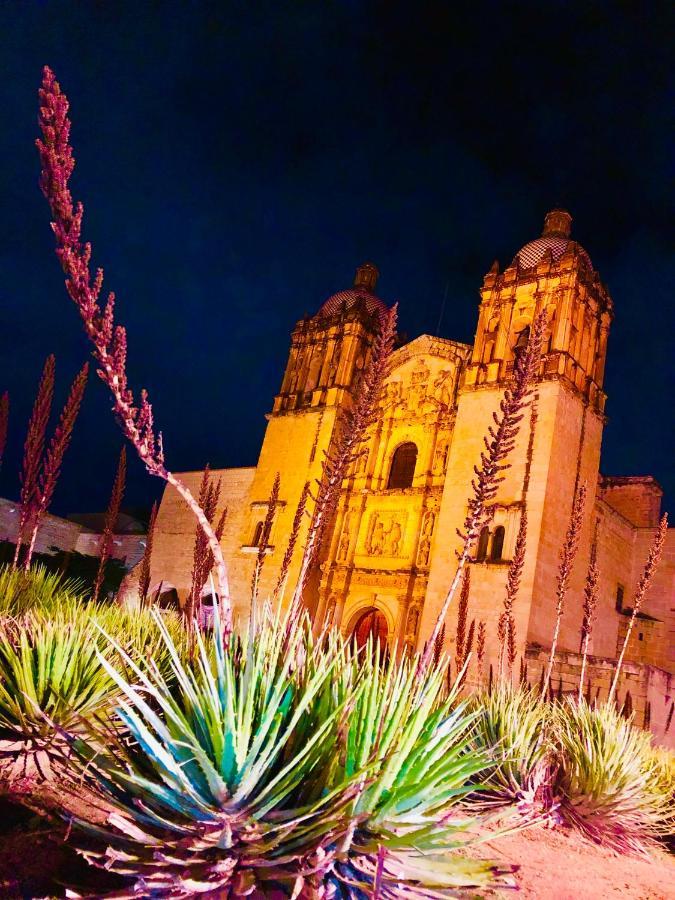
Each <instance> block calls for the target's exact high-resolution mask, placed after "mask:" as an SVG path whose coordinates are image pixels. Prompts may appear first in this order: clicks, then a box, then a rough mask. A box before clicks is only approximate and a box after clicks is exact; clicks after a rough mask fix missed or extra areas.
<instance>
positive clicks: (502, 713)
mask: <svg viewBox="0 0 675 900" xmlns="http://www.w3.org/2000/svg"><path fill="white" fill-rule="evenodd" d="M471 708H472V709H473V710H474V711H475V715H476V718H475V721H474V724H473V729H472V745H473V747H474V748H475V749H476V750H478V751H480V752H482V753H484V754H486V755H488V756H489V758H490V761H491V765H490V767H489V768H488V769H487V770H486V771H484V772H481V773H480V779H479V784H480V786H479V788H478V790H477V791H476V792H474V795H473V798H475V799H478V800H480V801H481V802H482V803H483V804H485V805H507V804H511V803H516V804H517V805H518V809H519V811H520V812H521V813H522V814H524V815H528V816H530V815H532V814H538V813H551V812H552V811H553V809H554V807H555V803H554V800H553V795H552V791H551V783H552V779H553V771H552V770H553V766H554V763H553V760H552V756H551V753H550V747H549V742H548V726H549V712H548V706H547V704H546V703H545V702H543V701H542V700H541V697H540V696H539V694H538V692H536V691H531V690H527V689H524V688H522V687H521V688H513V687H511V685H510V684H507V683H506V682H500V683H499V684H497V685H496V686H495V688H494V689H493V690H492V691H491V692H490V693H487V692H484V693H481V694H478V695H476V696H474V697H473V698H472V700H471Z"/></svg>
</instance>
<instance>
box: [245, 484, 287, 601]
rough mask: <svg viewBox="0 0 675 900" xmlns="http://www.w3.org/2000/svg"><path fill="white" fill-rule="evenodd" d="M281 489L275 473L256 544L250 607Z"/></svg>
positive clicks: (256, 596)
mask: <svg viewBox="0 0 675 900" xmlns="http://www.w3.org/2000/svg"><path fill="white" fill-rule="evenodd" d="M280 488H281V476H280V475H279V473H278V472H277V474H276V475H275V477H274V483H273V484H272V490H271V492H270V496H269V500H268V501H267V512H266V513H265V521H264V522H263V527H262V531H261V532H260V540H259V542H258V552H257V554H256V558H255V566H254V567H253V578H252V579H251V605H253V604H254V603H255V602H256V600H257V599H258V587H259V585H260V574H261V572H262V567H263V565H264V562H265V551H266V550H267V547H268V546H269V538H270V534H271V533H272V525H273V524H274V516H275V515H276V512H277V505H278V503H279V490H280Z"/></svg>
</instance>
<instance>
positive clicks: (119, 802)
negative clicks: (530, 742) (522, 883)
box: [72, 613, 507, 898]
mask: <svg viewBox="0 0 675 900" xmlns="http://www.w3.org/2000/svg"><path fill="white" fill-rule="evenodd" d="M157 625H158V628H160V630H161V631H162V634H163V639H164V641H165V644H166V647H167V649H168V652H169V653H170V656H171V665H172V670H173V680H174V683H173V685H171V684H169V682H168V680H167V679H166V678H164V676H163V675H162V673H161V671H160V668H159V667H158V666H155V665H152V664H151V665H150V666H149V667H148V668H146V669H144V668H142V667H141V666H139V665H137V664H136V663H134V661H133V660H132V659H131V657H130V656H129V655H128V654H125V653H124V651H123V650H122V648H120V647H119V646H118V652H119V653H120V654H121V655H122V657H123V658H124V659H125V666H126V667H127V669H128V670H130V671H131V672H132V673H133V678H127V677H126V675H125V674H123V673H122V671H118V670H117V669H116V668H115V667H114V665H113V664H112V662H111V661H110V660H109V659H107V658H102V659H101V663H102V665H103V666H104V667H105V668H106V671H107V672H108V673H109V675H110V677H111V678H112V679H114V681H115V682H116V684H117V686H118V688H119V690H120V693H121V695H122V697H123V700H122V701H121V703H120V705H119V710H118V716H119V719H120V722H121V723H122V724H123V726H124V728H125V729H126V731H127V735H126V739H125V740H120V741H119V742H118V743H117V744H116V745H115V746H112V747H110V746H109V747H108V749H107V752H101V744H102V741H100V740H99V741H93V742H91V741H89V740H86V739H82V738H75V739H73V741H72V744H73V747H74V748H75V750H76V751H77V754H78V757H79V759H80V765H81V774H82V776H83V777H85V778H86V779H88V780H89V781H90V782H93V786H94V787H97V788H98V789H99V790H100V791H102V792H103V794H104V796H105V799H106V802H107V803H108V804H109V805H110V807H111V814H110V816H109V819H108V826H107V827H101V826H99V825H95V824H92V823H89V822H86V821H83V820H77V821H76V823H75V824H76V825H78V826H79V828H80V829H82V830H83V831H84V832H85V833H86V835H87V842H86V846H85V845H83V847H82V850H81V852H82V853H83V855H84V856H85V857H86V858H87V859H88V860H89V861H90V862H91V863H92V864H94V865H97V866H101V867H104V868H106V869H110V870H112V871H114V872H117V873H119V874H121V875H124V876H126V877H127V878H128V879H129V890H128V891H126V892H125V891H122V892H121V893H118V894H116V896H128V897H137V896H139V894H142V895H144V896H153V897H169V896H170V897H188V896H194V895H195V894H199V893H203V894H211V895H212V896H240V895H244V894H246V895H253V896H258V897H264V896H275V895H276V896H294V897H307V898H309V897H329V896H333V897H354V898H357V897H358V898H360V897H371V896H380V897H390V896H410V897H413V896H418V897H422V896H454V895H455V891H456V889H458V888H460V887H467V886H480V885H485V884H488V883H491V882H495V881H499V880H503V879H504V878H505V877H506V875H507V872H506V870H505V869H500V868H498V867H496V866H494V865H492V864H491V863H489V862H486V861H484V860H480V859H473V860H467V859H465V858H463V857H462V856H461V855H460V854H458V853H456V852H454V853H453V852H451V851H456V850H457V848H458V847H460V846H462V845H463V843H470V842H471V841H472V840H473V841H475V840H477V839H478V838H477V837H476V836H472V835H471V834H470V832H469V829H470V827H471V826H472V825H473V824H474V823H473V822H472V821H471V820H468V819H466V818H462V817H461V816H460V814H459V810H458V801H459V799H460V798H461V797H463V796H464V795H465V794H466V792H467V791H468V790H470V789H471V786H470V784H469V781H470V779H471V778H472V777H475V775H476V774H477V772H478V771H479V770H480V768H481V767H482V766H484V765H485V764H486V760H485V759H484V758H483V757H482V756H481V755H480V754H478V753H476V752H475V751H472V750H471V748H470V746H469V739H470V726H471V723H472V716H471V715H469V714H468V713H467V712H466V710H465V709H464V708H463V707H462V706H458V705H457V704H456V699H455V698H451V699H449V700H446V701H445V702H443V701H441V700H440V697H441V691H442V690H443V682H444V677H445V676H444V672H443V671H442V670H440V671H437V672H434V673H431V674H429V675H426V676H424V677H419V676H417V675H416V670H415V668H414V665H412V664H410V663H406V662H400V663H397V662H395V661H393V660H388V661H386V662H383V661H382V660H381V659H380V658H379V653H378V651H377V649H374V648H372V647H369V648H368V650H367V651H366V652H365V653H361V654H359V653H357V651H356V650H354V649H352V648H350V647H349V646H348V645H347V644H345V642H344V641H343V640H342V638H341V637H340V635H339V634H338V633H337V632H335V631H330V632H328V633H325V634H324V635H322V636H321V639H320V640H317V641H314V640H313V639H312V632H311V627H310V623H309V620H308V619H307V618H306V617H300V619H299V620H294V627H293V628H290V627H289V622H288V621H284V620H282V619H281V618H280V617H279V616H277V617H272V615H271V614H269V613H266V614H263V615H260V614H259V613H256V614H255V615H254V616H252V618H251V623H250V625H249V628H248V630H247V631H246V632H245V633H244V634H243V635H241V636H237V635H234V636H231V637H229V638H225V637H224V636H223V634H222V632H221V629H220V625H219V617H218V616H216V624H215V628H214V632H213V634H212V635H206V636H204V635H202V634H198V638H197V653H196V658H195V660H194V661H192V662H191V663H188V662H186V661H185V659H184V657H183V656H182V655H181V653H180V652H179V650H178V649H177V648H176V647H175V645H174V643H173V641H172V639H171V636H170V634H169V632H168V630H167V628H166V626H165V625H164V623H163V622H162V621H161V620H160V619H159V618H158V619H157ZM491 837H494V835H492V836H491ZM275 892H276V894H275ZM430 892H431V893H430Z"/></svg>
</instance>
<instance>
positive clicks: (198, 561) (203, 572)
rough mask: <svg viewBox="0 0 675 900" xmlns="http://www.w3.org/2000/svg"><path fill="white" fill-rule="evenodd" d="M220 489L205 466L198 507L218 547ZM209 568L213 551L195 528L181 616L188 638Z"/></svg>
mask: <svg viewBox="0 0 675 900" xmlns="http://www.w3.org/2000/svg"><path fill="white" fill-rule="evenodd" d="M220 489H221V483H220V479H218V481H215V482H214V481H213V479H212V478H211V469H210V467H209V466H208V465H207V466H206V467H205V468H204V472H203V474H202V480H201V483H200V486H199V508H200V509H201V510H203V512H204V515H205V516H206V519H207V521H208V523H209V526H210V527H213V528H214V534H215V535H216V537H217V539H218V546H220V539H221V537H222V535H223V529H224V527H225V517H226V515H227V509H224V510H223V511H222V513H221V515H220V518H219V519H218V522H217V523H216V512H217V510H218V504H219V502H220ZM214 523H215V524H214ZM212 568H213V552H212V550H211V543H210V541H209V540H208V539H207V536H206V534H205V533H204V529H203V528H199V527H197V531H196V534H195V545H194V551H193V554H192V584H191V587H190V593H189V594H188V598H187V602H186V604H185V609H184V610H183V615H184V617H185V620H186V622H187V627H188V631H189V633H190V635H191V638H192V635H193V632H194V623H195V618H196V617H198V615H199V610H200V606H201V598H202V590H203V589H204V585H205V584H206V579H207V578H208V577H209V572H210V571H211V569H212Z"/></svg>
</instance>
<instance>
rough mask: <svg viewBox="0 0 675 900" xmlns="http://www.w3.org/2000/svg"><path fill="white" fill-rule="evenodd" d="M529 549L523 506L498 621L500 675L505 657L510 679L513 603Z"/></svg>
mask: <svg viewBox="0 0 675 900" xmlns="http://www.w3.org/2000/svg"><path fill="white" fill-rule="evenodd" d="M526 549H527V510H526V509H525V507H523V511H522V513H521V515H520V526H519V527H518V536H517V538H516V547H515V550H514V552H513V559H512V560H511V563H510V564H509V572H508V575H507V577H506V596H505V597H504V611H503V612H502V614H501V615H500V617H499V621H498V623H497V636H498V638H499V677H500V678H501V676H502V674H503V671H504V659H505V658H506V660H507V662H508V669H509V679H510V678H511V674H512V672H513V664H514V662H515V660H516V620H515V617H514V615H513V604H514V602H515V599H516V597H517V595H518V590H519V588H520V581H521V578H522V576H523V566H524V565H525V551H526Z"/></svg>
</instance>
